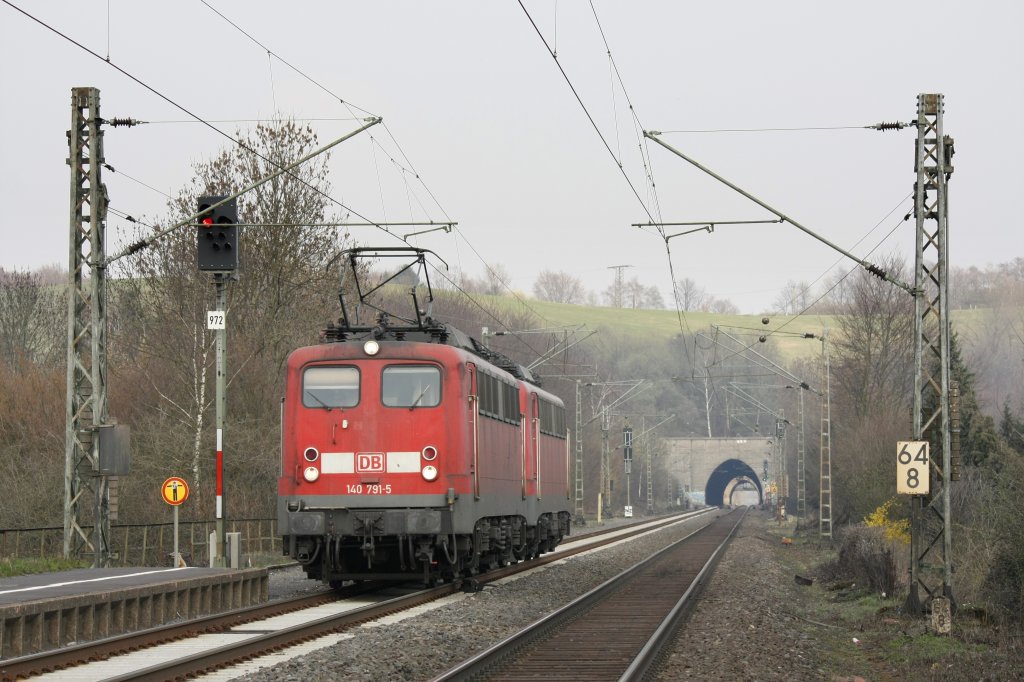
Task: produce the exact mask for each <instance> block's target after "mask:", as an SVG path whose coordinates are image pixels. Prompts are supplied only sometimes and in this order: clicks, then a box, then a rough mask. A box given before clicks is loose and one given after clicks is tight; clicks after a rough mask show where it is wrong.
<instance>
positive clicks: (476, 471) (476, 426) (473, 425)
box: [466, 362, 480, 500]
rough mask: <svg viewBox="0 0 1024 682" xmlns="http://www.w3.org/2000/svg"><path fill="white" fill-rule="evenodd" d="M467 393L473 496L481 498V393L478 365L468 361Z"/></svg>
mask: <svg viewBox="0 0 1024 682" xmlns="http://www.w3.org/2000/svg"><path fill="white" fill-rule="evenodd" d="M466 380H467V382H468V383H469V385H468V386H467V387H466V395H467V396H468V402H469V432H470V437H471V438H472V447H473V452H472V456H473V464H472V468H473V497H474V498H476V499H478V500H479V499H480V394H479V393H478V392H477V374H476V365H474V364H473V363H472V362H467V363H466Z"/></svg>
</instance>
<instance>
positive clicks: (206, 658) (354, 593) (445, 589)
mask: <svg viewBox="0 0 1024 682" xmlns="http://www.w3.org/2000/svg"><path fill="white" fill-rule="evenodd" d="M702 513H705V512H696V513H690V514H685V515H681V516H673V517H669V518H667V519H662V520H658V521H655V522H640V523H637V524H631V525H630V526H620V527H617V528H610V529H604V530H600V531H597V532H594V533H590V534H587V535H584V536H580V537H576V538H573V539H571V540H570V541H569V542H566V543H564V546H563V547H560V548H559V549H557V550H556V551H554V552H551V553H549V554H546V555H544V556H542V557H540V558H538V559H534V560H530V561H526V562H521V563H518V564H513V565H510V566H506V567H503V568H499V569H496V570H493V571H490V572H488V573H487V574H485V575H480V576H477V577H476V578H475V579H474V582H478V583H481V584H483V583H486V582H491V581H495V580H499V579H502V578H506V577H508V576H511V575H514V574H517V573H521V572H524V571H528V570H531V569H533V568H535V567H538V566H543V565H545V564H548V563H551V562H554V561H559V560H562V559H564V558H566V557H568V556H572V555H574V554H578V553H581V552H585V551H590V550H592V549H596V548H598V547H602V546H605V545H608V544H611V543H614V542H619V541H621V540H623V539H625V538H627V537H629V536H630V535H631V534H633V535H635V534H639V533H646V532H650V531H653V530H657V529H660V528H663V527H665V526H667V525H670V524H673V523H677V522H679V521H680V520H681V519H684V518H693V517H694V516H698V515H701V514H702ZM465 587H475V585H463V584H459V583H456V584H451V583H449V584H445V585H441V586H438V587H434V588H429V589H424V590H416V591H414V592H412V593H410V594H401V595H398V596H394V591H395V590H396V588H395V586H393V585H392V586H386V587H382V586H380V585H374V584H370V583H363V584H358V585H352V586H348V587H346V588H344V589H342V590H338V591H327V592H323V593H318V594H316V595H310V596H305V597H300V598H296V599H292V600H282V601H279V602H274V603H271V604H266V605H262V606H258V607H250V608H246V609H239V610H236V611H231V612H228V613H224V614H220V615H217V616H209V617H206V618H201V619H197V620H192V621H188V622H183V623H176V624H172V625H167V626H161V627H158V628H151V629H149V630H144V631H139V632H135V633H131V634H128V635H124V636H119V637H112V638H109V639H106V640H100V641H95V642H89V643H86V644H82V645H78V646H71V647H64V648H62V649H59V650H55V651H50V652H44V653H40V654H34V655H31V656H25V657H21V658H17V659H8V660H6V661H0V679H2V680H4V681H6V680H17V679H24V678H25V677H29V676H33V675H40V674H44V673H48V672H54V671H59V672H58V675H59V679H61V680H69V679H83V680H85V679H87V680H97V679H104V680H169V679H184V678H186V677H189V676H194V675H197V674H201V673H203V672H209V671H212V670H217V669H220V668H223V667H226V666H229V665H233V664H236V663H238V662H241V661H244V660H248V659H251V658H254V657H257V656H260V655H263V654H266V653H270V652H273V651H277V650H280V649H283V648H285V647H288V646H291V645H294V644H298V643H301V642H305V641H309V640H312V639H315V638H317V637H320V636H323V635H327V634H330V633H337V632H341V631H344V630H346V629H349V628H352V627H354V626H356V625H358V624H360V623H363V622H367V621H370V620H373V619H376V618H380V617H382V616H385V615H389V614H392V613H396V612H399V611H403V610H406V609H410V608H413V607H415V606H418V605H421V604H425V603H427V602H430V601H433V600H436V599H440V598H442V597H445V596H448V595H451V594H453V593H455V592H458V591H459V590H460V589H463V588H465ZM399 589H400V588H399ZM389 590H390V592H389ZM370 602H372V603H370ZM211 635H218V636H219V637H218V638H216V639H214V640H213V642H212V643H210V642H208V643H206V644H205V645H203V644H198V643H197V645H196V646H195V647H191V646H185V645H180V646H179V645H175V649H176V651H174V652H172V653H171V654H169V657H168V660H164V661H159V662H156V661H157V660H158V658H160V656H158V655H156V654H155V653H154V654H149V653H148V650H149V649H150V648H151V647H155V646H157V645H159V644H165V643H168V642H182V641H183V640H189V641H191V640H196V639H198V638H201V636H211ZM190 649H197V650H194V651H190ZM140 650H146V651H140ZM153 651H156V650H153ZM131 652H137V653H136V654H134V655H135V656H136V658H140V657H141V658H144V660H145V661H146V665H143V666H140V665H138V664H135V663H133V662H131V661H129V660H128V657H125V656H122V655H123V654H128V656H129V657H130V656H132V655H133V654H132V653H131ZM139 654H141V656H139ZM106 659H110V660H109V661H107V663H108V664H109V665H108V664H103V663H101V664H96V663H95V662H97V661H100V662H103V661H106ZM118 659H124V661H123V662H122V663H120V664H118V663H117V660H118ZM84 664H93V665H84ZM99 666H102V667H99ZM119 669H120V670H125V669H127V670H128V671H129V672H123V673H122V672H118V670H119ZM54 679H58V677H54Z"/></svg>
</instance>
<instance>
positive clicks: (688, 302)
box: [675, 277, 710, 311]
mask: <svg viewBox="0 0 1024 682" xmlns="http://www.w3.org/2000/svg"><path fill="white" fill-rule="evenodd" d="M675 287H676V298H678V299H679V305H680V306H681V307H682V309H683V310H687V311H700V310H704V307H705V306H706V305H707V303H708V301H709V299H710V295H709V294H708V292H707V291H706V290H705V289H704V288H703V287H701V286H700V285H698V284H697V282H695V281H694V280H693V279H691V278H689V277H684V278H683V279H680V280H677V281H676V284H675Z"/></svg>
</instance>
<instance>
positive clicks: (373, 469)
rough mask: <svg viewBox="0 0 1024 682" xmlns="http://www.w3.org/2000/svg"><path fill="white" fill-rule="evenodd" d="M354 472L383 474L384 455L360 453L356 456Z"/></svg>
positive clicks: (379, 453)
mask: <svg viewBox="0 0 1024 682" xmlns="http://www.w3.org/2000/svg"><path fill="white" fill-rule="evenodd" d="M356 472H357V473H360V474H382V473H384V453H382V452H371V453H368V452H360V453H359V454H357V455H356Z"/></svg>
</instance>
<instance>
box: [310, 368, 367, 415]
mask: <svg viewBox="0 0 1024 682" xmlns="http://www.w3.org/2000/svg"><path fill="white" fill-rule="evenodd" d="M302 404H303V405H305V406H306V407H323V408H326V409H331V408H332V407H355V406H356V405H358V404H359V370H358V369H356V368H355V367H324V366H318V367H307V368H306V371H305V372H303V373H302Z"/></svg>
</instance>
